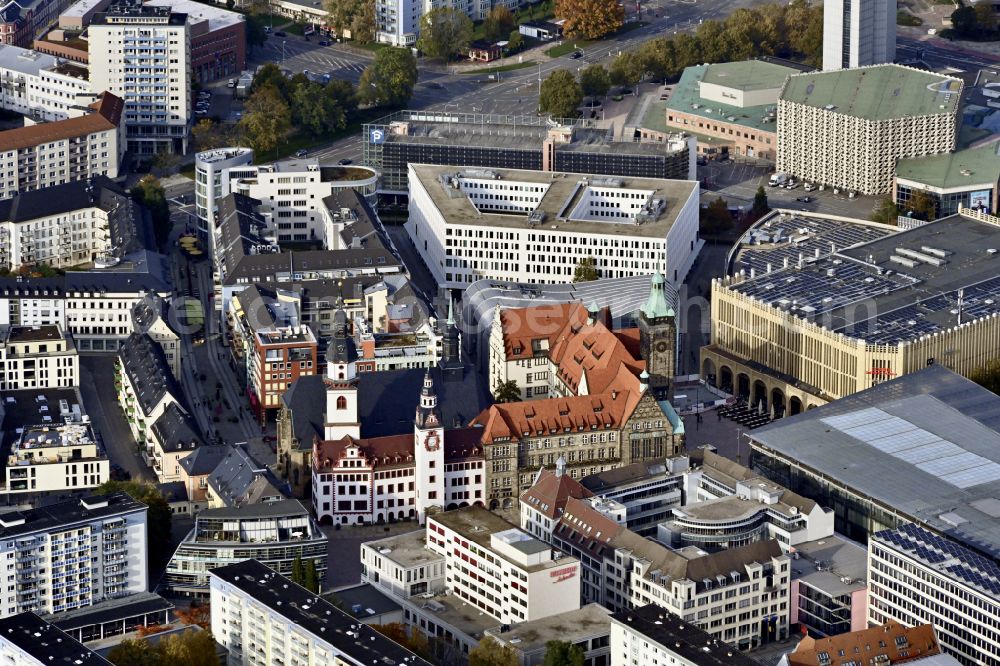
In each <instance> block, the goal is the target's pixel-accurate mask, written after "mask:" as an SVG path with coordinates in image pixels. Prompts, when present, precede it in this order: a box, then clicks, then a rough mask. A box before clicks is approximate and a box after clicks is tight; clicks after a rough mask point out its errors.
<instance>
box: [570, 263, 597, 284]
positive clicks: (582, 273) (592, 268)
mask: <svg viewBox="0 0 1000 666" xmlns="http://www.w3.org/2000/svg"><path fill="white" fill-rule="evenodd" d="M596 263H597V262H595V261H594V258H593V257H584V258H583V259H581V260H580V262H579V263H578V264H577V265H576V268H575V269H574V270H573V282H590V281H592V280H596V279H598V278H599V277H601V274H600V273H598V272H597V266H596Z"/></svg>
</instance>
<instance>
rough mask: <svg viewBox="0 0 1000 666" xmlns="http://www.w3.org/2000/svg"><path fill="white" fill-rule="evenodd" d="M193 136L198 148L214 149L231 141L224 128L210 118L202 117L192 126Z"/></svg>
mask: <svg viewBox="0 0 1000 666" xmlns="http://www.w3.org/2000/svg"><path fill="white" fill-rule="evenodd" d="M191 138H192V139H194V144H195V146H197V148H198V150H214V149H215V148H222V147H223V146H226V145H228V143H229V142H228V141H227V138H228V137H226V133H225V132H224V131H223V130H222V128H221V127H219V126H218V125H217V124H215V123H213V122H212V121H211V120H209V119H208V118H202V119H201V120H199V121H198V122H197V123H196V124H195V126H194V127H192V128H191Z"/></svg>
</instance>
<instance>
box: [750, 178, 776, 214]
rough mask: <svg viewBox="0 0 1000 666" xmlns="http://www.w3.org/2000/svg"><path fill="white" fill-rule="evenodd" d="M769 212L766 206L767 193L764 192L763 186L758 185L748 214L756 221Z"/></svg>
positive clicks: (769, 208) (768, 207)
mask: <svg viewBox="0 0 1000 666" xmlns="http://www.w3.org/2000/svg"><path fill="white" fill-rule="evenodd" d="M769 210H771V207H770V206H768V205H767V192H765V191H764V186H763V185H760V186H759V187H758V188H757V193H756V194H754V195H753V208H751V209H750V214H751V215H752V216H753V217H754V218H755V219H756V218H759V217H762V216H763V215H765V214H767V212H768V211H769Z"/></svg>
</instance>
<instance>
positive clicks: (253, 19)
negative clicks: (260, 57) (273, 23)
mask: <svg viewBox="0 0 1000 666" xmlns="http://www.w3.org/2000/svg"><path fill="white" fill-rule="evenodd" d="M246 33H247V51H253V49H254V48H255V47H258V46H263V45H264V42H265V40H267V32H265V31H264V20H263V19H262V18H261V17H259V16H253V15H250V16H247V20H246Z"/></svg>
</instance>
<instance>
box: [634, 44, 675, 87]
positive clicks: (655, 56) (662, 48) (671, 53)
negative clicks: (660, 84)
mask: <svg viewBox="0 0 1000 666" xmlns="http://www.w3.org/2000/svg"><path fill="white" fill-rule="evenodd" d="M639 57H640V58H641V59H642V65H643V69H645V70H646V71H647V72H649V73H650V75H651V76H652V77H653V78H654V79H657V80H662V81H666V80H667V79H671V78H673V77H675V76H677V75H678V74H679V73H680V69H678V67H677V48H676V45H675V43H674V40H672V39H665V38H662V37H661V38H659V39H650V40H647V41H645V42H643V43H642V46H640V47H639Z"/></svg>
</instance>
